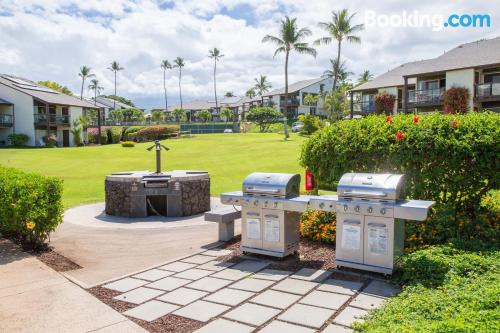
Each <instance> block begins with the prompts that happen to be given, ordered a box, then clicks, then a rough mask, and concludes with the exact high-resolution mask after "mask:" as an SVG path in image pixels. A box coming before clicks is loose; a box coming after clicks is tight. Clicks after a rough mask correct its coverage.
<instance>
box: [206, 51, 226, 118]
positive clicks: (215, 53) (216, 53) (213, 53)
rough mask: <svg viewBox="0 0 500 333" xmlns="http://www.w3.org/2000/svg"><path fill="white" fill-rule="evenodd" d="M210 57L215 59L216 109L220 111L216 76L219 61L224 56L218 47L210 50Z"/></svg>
mask: <svg viewBox="0 0 500 333" xmlns="http://www.w3.org/2000/svg"><path fill="white" fill-rule="evenodd" d="M208 52H209V55H208V57H209V58H211V59H214V94H215V109H216V110H219V103H218V101H217V80H216V78H215V74H216V72H217V61H219V60H220V59H221V58H222V57H223V56H224V55H223V54H221V53H220V50H219V49H218V48H216V47H214V48H213V50H209V51H208Z"/></svg>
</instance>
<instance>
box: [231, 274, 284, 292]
mask: <svg viewBox="0 0 500 333" xmlns="http://www.w3.org/2000/svg"><path fill="white" fill-rule="evenodd" d="M273 283H274V281H268V280H259V279H254V278H253V276H250V277H248V278H246V279H243V280H241V281H238V282H236V283H235V284H232V285H231V288H234V289H241V290H246V291H254V292H259V291H262V290H264V289H266V288H267V287H269V286H270V285H272V284H273Z"/></svg>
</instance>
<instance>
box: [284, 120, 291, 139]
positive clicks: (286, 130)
mask: <svg viewBox="0 0 500 333" xmlns="http://www.w3.org/2000/svg"><path fill="white" fill-rule="evenodd" d="M283 125H284V126H285V127H284V128H285V140H287V139H288V138H289V137H290V135H289V134H288V124H287V118H286V116H285V117H284V118H283Z"/></svg>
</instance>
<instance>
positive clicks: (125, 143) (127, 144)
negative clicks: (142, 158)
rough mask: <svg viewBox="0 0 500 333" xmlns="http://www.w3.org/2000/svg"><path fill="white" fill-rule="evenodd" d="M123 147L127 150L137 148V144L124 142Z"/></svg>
mask: <svg viewBox="0 0 500 333" xmlns="http://www.w3.org/2000/svg"><path fill="white" fill-rule="evenodd" d="M122 147H125V148H131V147H135V142H134V141H123V142H122Z"/></svg>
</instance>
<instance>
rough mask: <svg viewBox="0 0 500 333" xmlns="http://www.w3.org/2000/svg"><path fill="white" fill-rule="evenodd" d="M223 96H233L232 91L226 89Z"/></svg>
mask: <svg viewBox="0 0 500 333" xmlns="http://www.w3.org/2000/svg"><path fill="white" fill-rule="evenodd" d="M224 97H228V98H229V97H234V92H232V91H227V92H226V93H225V94H224Z"/></svg>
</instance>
